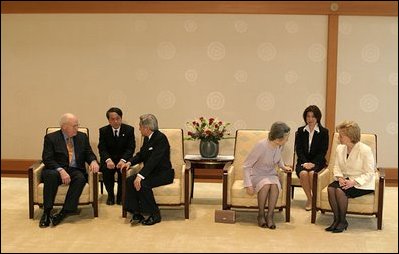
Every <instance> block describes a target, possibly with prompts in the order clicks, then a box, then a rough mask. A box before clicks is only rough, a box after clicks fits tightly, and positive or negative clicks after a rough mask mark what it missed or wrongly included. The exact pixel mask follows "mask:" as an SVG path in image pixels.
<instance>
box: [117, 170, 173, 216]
mask: <svg viewBox="0 0 399 254" xmlns="http://www.w3.org/2000/svg"><path fill="white" fill-rule="evenodd" d="M174 174H175V172H174V170H173V169H171V170H164V171H161V172H158V173H157V175H155V174H154V175H150V176H148V177H146V178H145V179H143V180H141V189H140V190H139V191H137V190H136V188H134V183H133V182H134V179H136V176H137V175H136V174H134V175H131V176H129V177H128V178H127V179H126V200H125V204H126V211H128V212H131V213H148V214H157V213H159V207H158V205H157V203H156V202H155V198H154V193H153V192H152V188H155V187H158V186H162V185H166V184H170V183H172V182H173V179H174V176H175V175H174Z"/></svg>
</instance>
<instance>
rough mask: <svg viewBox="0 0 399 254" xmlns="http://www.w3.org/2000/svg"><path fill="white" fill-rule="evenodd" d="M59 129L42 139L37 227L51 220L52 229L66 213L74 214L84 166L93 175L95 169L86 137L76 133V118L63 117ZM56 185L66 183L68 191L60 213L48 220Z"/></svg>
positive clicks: (94, 157)
mask: <svg viewBox="0 0 399 254" xmlns="http://www.w3.org/2000/svg"><path fill="white" fill-rule="evenodd" d="M60 126H61V130H59V131H56V132H53V133H49V134H47V135H46V136H45V137H44V146H43V154H42V159H43V163H44V165H45V168H44V170H43V172H42V176H41V177H42V181H43V183H44V190H43V200H44V204H43V206H44V207H43V208H44V212H43V215H42V217H41V219H40V223H39V226H40V227H41V228H45V227H48V226H49V225H50V221H51V219H52V222H53V226H56V225H58V224H59V223H60V222H61V221H62V220H63V219H64V218H65V216H66V215H67V214H69V213H73V212H76V210H77V207H78V202H79V197H80V195H81V194H82V191H83V188H84V186H85V184H86V182H87V173H86V169H85V163H88V164H89V165H90V170H91V171H93V172H94V173H96V172H98V170H99V166H98V163H97V158H96V155H95V154H94V153H93V151H92V149H91V147H90V143H89V138H88V136H87V135H86V134H84V133H82V132H78V127H79V123H78V119H77V117H76V116H75V115H73V114H70V113H66V114H64V115H63V116H62V117H61V120H60ZM60 184H68V185H69V188H68V192H67V195H66V197H65V202H64V205H63V207H62V210H61V211H60V212H59V213H58V214H56V215H54V217H51V210H52V209H53V205H54V199H55V196H56V194H57V190H58V186H59V185H60Z"/></svg>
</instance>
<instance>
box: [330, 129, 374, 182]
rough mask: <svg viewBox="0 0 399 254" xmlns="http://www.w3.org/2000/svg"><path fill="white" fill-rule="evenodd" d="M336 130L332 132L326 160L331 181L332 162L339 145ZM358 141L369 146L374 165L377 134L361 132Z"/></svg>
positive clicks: (332, 174)
mask: <svg viewBox="0 0 399 254" xmlns="http://www.w3.org/2000/svg"><path fill="white" fill-rule="evenodd" d="M338 135H339V134H338V132H335V133H334V137H333V142H332V145H331V153H330V158H329V161H328V166H327V167H328V169H329V172H330V180H331V181H333V179H334V163H335V153H336V150H337V146H338V145H339V140H338ZM360 142H362V143H364V144H366V145H368V146H369V147H370V148H371V151H372V152H373V156H374V160H375V161H374V162H375V163H374V165H377V135H376V134H370V133H362V134H361V136H360Z"/></svg>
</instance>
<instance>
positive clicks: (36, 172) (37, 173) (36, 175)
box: [29, 161, 44, 186]
mask: <svg viewBox="0 0 399 254" xmlns="http://www.w3.org/2000/svg"><path fill="white" fill-rule="evenodd" d="M43 169H44V163H42V162H41V161H38V162H36V163H35V164H33V165H32V166H31V167H30V168H29V170H32V173H33V179H32V180H33V186H37V185H39V183H40V182H41V176H42V171H43Z"/></svg>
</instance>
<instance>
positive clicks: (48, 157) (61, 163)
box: [42, 130, 97, 170]
mask: <svg viewBox="0 0 399 254" xmlns="http://www.w3.org/2000/svg"><path fill="white" fill-rule="evenodd" d="M73 143H74V152H75V159H76V165H77V167H78V168H80V169H82V170H85V168H86V167H85V162H87V163H88V164H90V163H91V162H92V161H93V160H97V157H96V155H95V154H94V153H93V150H92V149H91V146H90V142H89V138H88V137H87V135H86V134H85V133H83V132H79V131H78V133H77V134H76V136H74V137H73ZM42 159H43V163H44V165H45V168H46V169H51V170H56V169H57V168H64V169H67V168H68V167H69V157H68V150H67V146H66V142H65V139H64V135H63V134H62V131H61V130H58V131H55V132H52V133H49V134H46V136H44V146H43V153H42Z"/></svg>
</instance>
